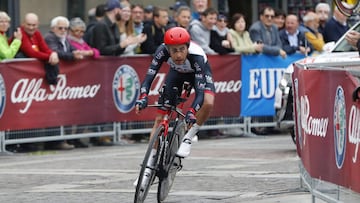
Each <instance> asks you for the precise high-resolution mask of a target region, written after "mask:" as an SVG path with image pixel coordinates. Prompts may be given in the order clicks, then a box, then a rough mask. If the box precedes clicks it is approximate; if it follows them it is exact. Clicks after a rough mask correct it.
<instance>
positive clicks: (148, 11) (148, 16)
mask: <svg viewBox="0 0 360 203" xmlns="http://www.w3.org/2000/svg"><path fill="white" fill-rule="evenodd" d="M153 12H154V6H153V5H147V6H146V7H145V9H144V22H145V23H150V22H151V21H152V20H153Z"/></svg>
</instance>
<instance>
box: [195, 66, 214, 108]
mask: <svg viewBox="0 0 360 203" xmlns="http://www.w3.org/2000/svg"><path fill="white" fill-rule="evenodd" d="M199 65H200V68H198V69H196V70H195V81H194V89H195V98H194V101H193V103H192V104H191V108H193V109H194V110H195V111H196V112H197V111H199V110H200V108H201V106H202V104H203V102H204V90H205V86H206V78H205V70H206V69H210V67H209V63H208V62H207V61H204V62H202V63H199Z"/></svg>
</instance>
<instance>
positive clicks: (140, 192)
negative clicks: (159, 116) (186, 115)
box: [134, 126, 164, 203]
mask: <svg viewBox="0 0 360 203" xmlns="http://www.w3.org/2000/svg"><path fill="white" fill-rule="evenodd" d="M163 134H164V126H159V127H158V128H157V129H156V131H155V133H154V135H153V137H152V138H151V140H150V141H149V145H148V148H147V150H146V154H145V157H144V160H143V163H142V165H141V170H140V173H139V178H138V183H137V185H136V191H135V197H134V203H142V202H144V201H145V199H146V196H147V194H148V192H149V190H150V187H151V185H152V183H153V181H154V179H155V176H156V173H157V168H158V159H159V154H160V153H159V150H160V147H157V146H158V145H159V144H160V143H161V139H162V136H163ZM153 149H157V153H156V155H155V156H154V157H150V155H151V151H152V150H153ZM150 158H153V159H154V160H152V163H154V165H153V166H148V163H149V159H150ZM149 169H150V170H149ZM145 172H150V173H147V174H145Z"/></svg>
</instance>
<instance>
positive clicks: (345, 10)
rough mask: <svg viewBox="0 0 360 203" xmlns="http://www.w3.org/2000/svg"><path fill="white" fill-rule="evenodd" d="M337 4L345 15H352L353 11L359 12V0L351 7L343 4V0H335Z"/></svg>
mask: <svg viewBox="0 0 360 203" xmlns="http://www.w3.org/2000/svg"><path fill="white" fill-rule="evenodd" d="M335 5H336V6H337V7H338V9H339V11H340V12H341V13H343V14H344V15H346V16H348V17H350V16H351V15H352V14H353V13H355V12H359V11H358V10H359V6H360V5H359V1H355V2H354V4H353V5H351V6H350V7H346V6H344V4H342V0H335Z"/></svg>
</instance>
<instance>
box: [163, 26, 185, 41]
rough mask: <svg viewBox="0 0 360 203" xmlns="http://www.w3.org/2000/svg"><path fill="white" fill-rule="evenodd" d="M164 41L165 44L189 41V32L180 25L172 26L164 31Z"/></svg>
mask: <svg viewBox="0 0 360 203" xmlns="http://www.w3.org/2000/svg"><path fill="white" fill-rule="evenodd" d="M164 43H165V44H166V45H180V44H189V43H190V34H189V33H188V31H187V30H186V29H184V28H182V27H173V28H170V29H169V30H168V31H166V32H165V35H164Z"/></svg>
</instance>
